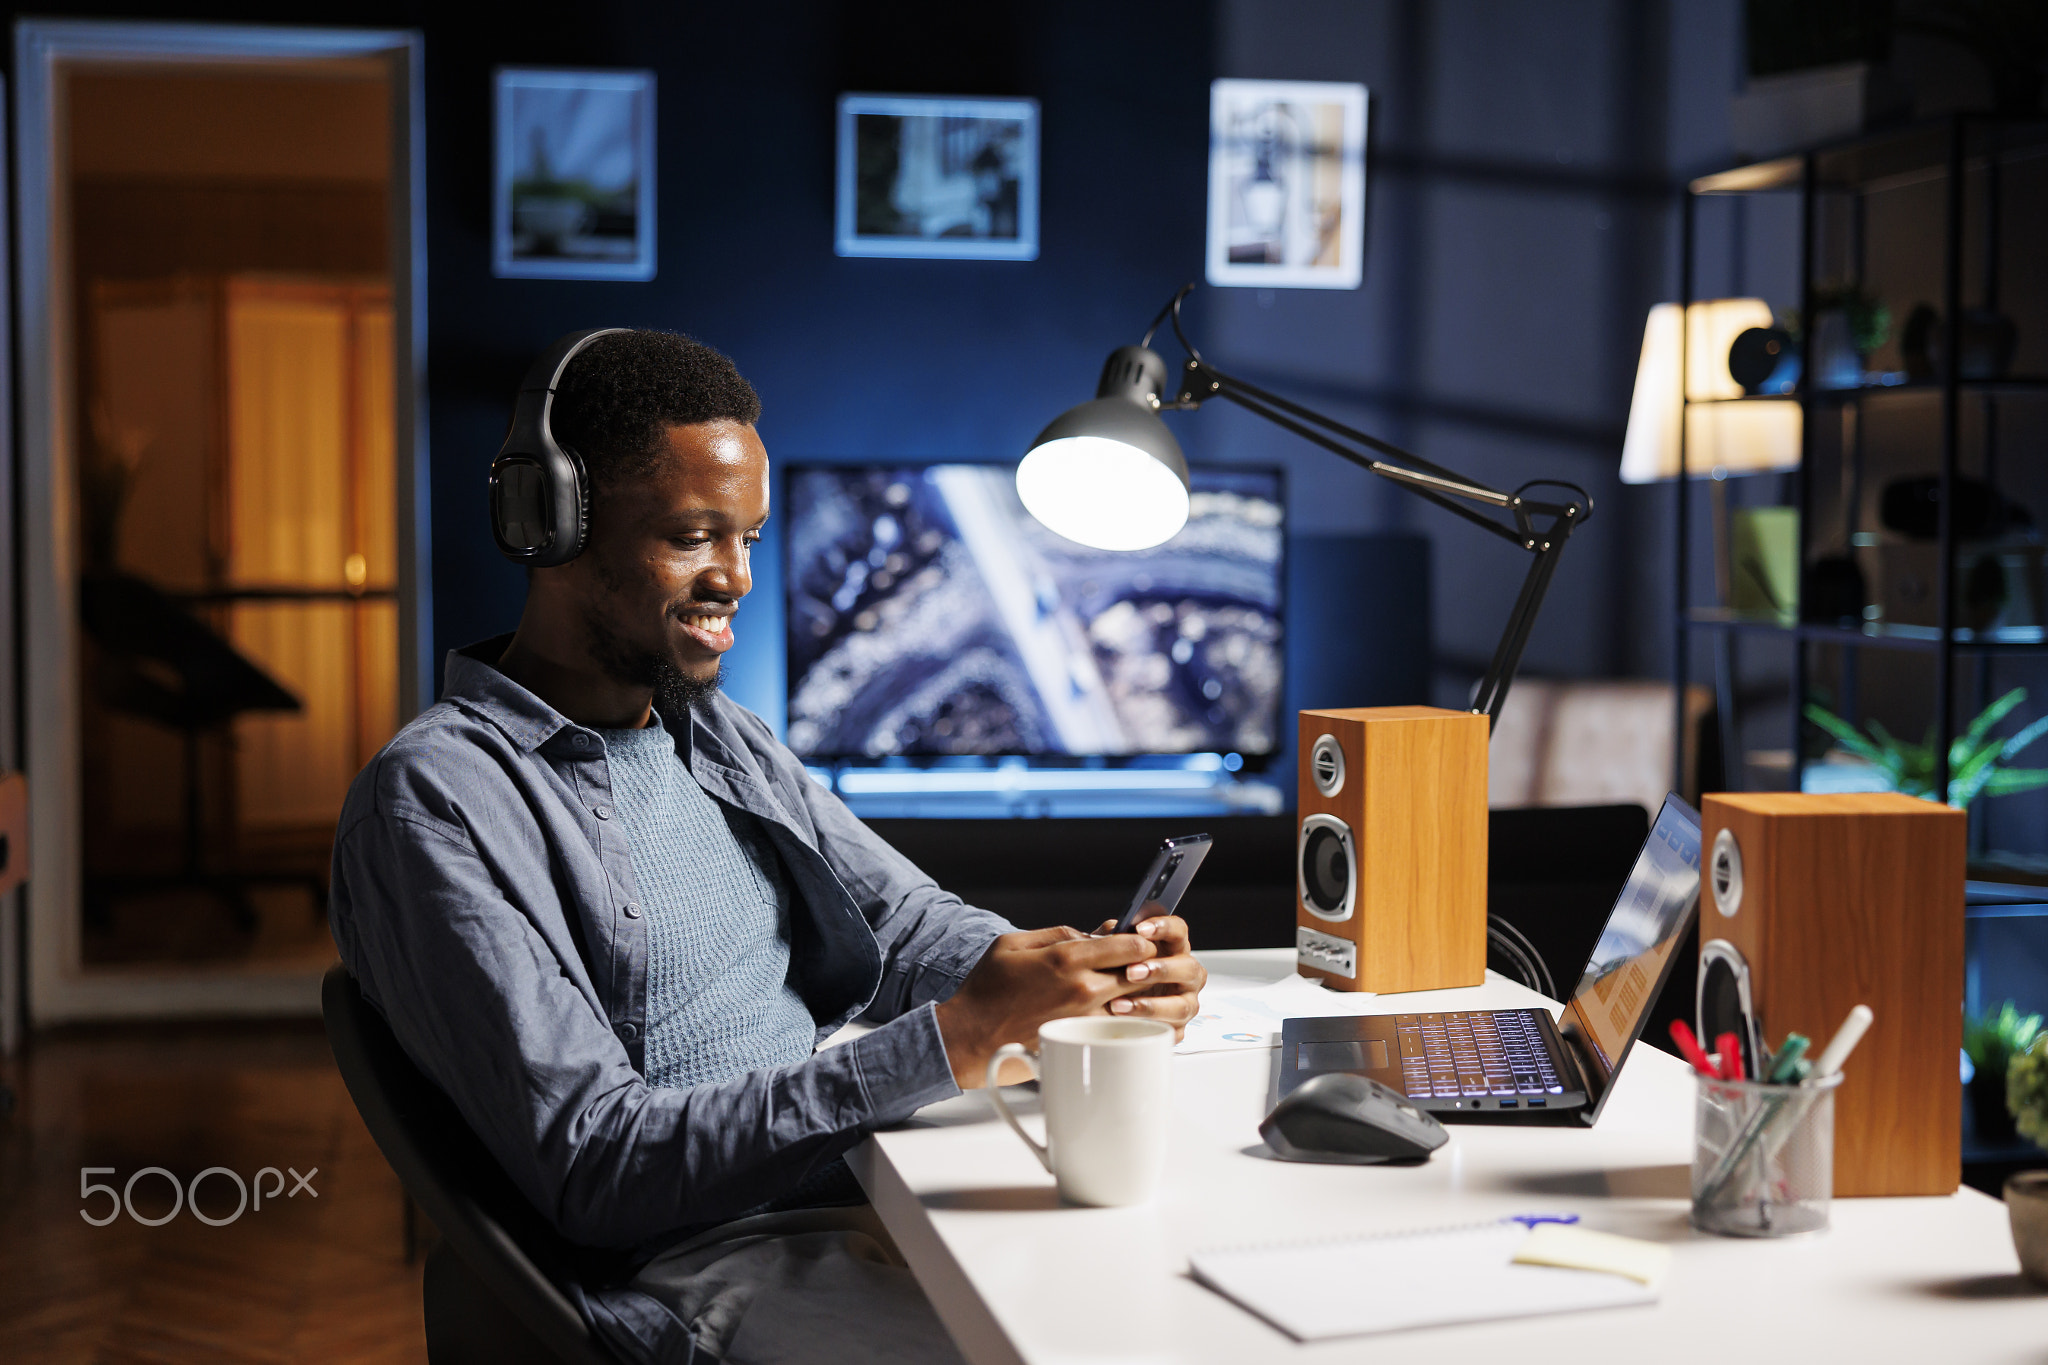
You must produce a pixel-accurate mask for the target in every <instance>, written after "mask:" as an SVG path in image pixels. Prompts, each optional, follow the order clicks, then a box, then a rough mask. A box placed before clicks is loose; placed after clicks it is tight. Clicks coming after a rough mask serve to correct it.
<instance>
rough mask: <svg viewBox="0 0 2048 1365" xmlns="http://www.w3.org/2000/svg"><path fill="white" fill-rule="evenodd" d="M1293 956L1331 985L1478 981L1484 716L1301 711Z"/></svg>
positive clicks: (1482, 929) (1402, 987)
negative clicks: (1294, 949)
mask: <svg viewBox="0 0 2048 1365" xmlns="http://www.w3.org/2000/svg"><path fill="white" fill-rule="evenodd" d="M1300 720H1301V747H1300V748H1299V749H1298V750H1297V752H1298V753H1299V754H1300V755H1301V777H1300V804H1299V805H1298V806H1297V807H1296V810H1297V811H1298V812H1299V820H1300V829H1299V838H1298V840H1297V843H1296V846H1295V931H1294V938H1295V948H1296V952H1297V954H1298V964H1299V966H1298V969H1299V971H1300V972H1301V974H1302V975H1303V976H1306V977H1310V978H1313V979H1316V980H1320V981H1321V982H1322V983H1323V984H1324V985H1325V986H1328V987H1330V988H1331V989H1332V990H1340V991H1380V992H1385V991H1420V990H1433V989H1435V988H1437V987H1439V986H1476V985H1478V984H1479V983H1480V982H1481V981H1483V980H1485V979H1486V740H1487V729H1488V727H1487V720H1486V717H1485V716H1483V715H1474V714H1471V713H1469V712H1465V711H1445V710H1440V709H1438V708H1437V707H1434V706H1372V707H1359V708H1353V709H1349V710H1335V711H1303V712H1301V715H1300Z"/></svg>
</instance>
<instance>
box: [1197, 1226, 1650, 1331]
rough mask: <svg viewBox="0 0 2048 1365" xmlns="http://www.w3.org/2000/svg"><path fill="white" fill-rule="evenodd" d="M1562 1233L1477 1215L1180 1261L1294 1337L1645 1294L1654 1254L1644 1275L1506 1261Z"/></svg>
mask: <svg viewBox="0 0 2048 1365" xmlns="http://www.w3.org/2000/svg"><path fill="white" fill-rule="evenodd" d="M1572 1231H1575V1230H1572ZM1565 1232H1567V1230H1566V1229H1544V1228H1537V1229H1535V1230H1531V1229H1530V1228H1527V1227H1524V1226H1523V1225H1521V1224H1520V1223H1514V1222H1508V1223H1481V1224H1477V1225H1474V1226H1467V1227H1456V1228H1437V1229H1431V1230H1427V1231H1420V1232H1406V1233H1390V1234H1385V1235H1378V1236H1368V1237H1358V1238H1351V1239H1347V1240H1342V1241H1323V1242H1303V1243H1298V1244H1293V1245H1285V1246H1264V1247H1244V1248H1233V1249H1229V1250H1222V1251H1203V1252H1196V1253H1195V1254H1194V1255H1193V1256H1192V1257H1190V1258H1189V1260H1190V1264H1191V1266H1192V1268H1193V1270H1194V1275H1195V1278H1196V1279H1197V1280H1199V1281H1201V1282H1202V1283H1203V1284H1205V1285H1207V1286H1208V1287H1209V1288H1211V1289H1213V1290H1215V1291H1216V1292H1217V1293H1219V1294H1221V1295H1223V1296H1224V1297H1225V1298H1227V1299H1230V1300H1232V1301H1233V1302H1235V1303H1236V1304H1237V1305H1238V1306H1239V1307H1241V1308H1244V1309H1247V1310H1249V1311H1250V1312H1252V1313H1255V1314H1257V1315H1258V1316H1259V1317H1261V1318H1264V1319H1265V1320H1266V1321H1267V1322H1269V1323H1271V1324H1273V1326H1275V1327H1277V1328H1279V1329H1280V1330H1281V1331H1283V1332H1285V1333H1287V1335H1289V1336H1291V1337H1293V1338H1294V1339H1295V1340H1297V1341H1323V1340H1327V1339H1329V1338H1332V1337H1350V1336H1364V1335H1367V1334H1369V1333H1374V1332H1398V1331H1404V1330H1406V1329H1408V1328H1412V1327H1441V1326H1445V1325H1448V1324H1451V1323H1460V1322H1485V1321H1488V1320H1490V1319H1495V1318H1521V1317H1534V1316H1537V1315H1539V1314H1544V1313H1569V1312H1575V1311H1577V1310H1580V1309H1587V1308H1622V1307H1627V1306H1630V1305H1635V1304H1648V1303H1655V1302H1656V1301H1657V1294H1658V1285H1659V1283H1660V1282H1661V1268H1662V1260H1661V1259H1652V1261H1651V1262H1650V1264H1652V1265H1653V1266H1655V1267H1656V1270H1655V1271H1654V1272H1652V1273H1651V1275H1650V1282H1649V1283H1647V1284H1646V1283H1643V1282H1642V1281H1641V1280H1639V1279H1633V1278H1629V1277H1628V1276H1627V1275H1624V1274H1611V1273H1607V1272H1605V1271H1598V1270H1583V1269H1566V1268H1563V1267H1560V1266H1555V1265H1527V1264H1517V1263H1516V1260H1515V1258H1516V1256H1518V1255H1521V1254H1524V1252H1525V1249H1526V1248H1527V1246H1528V1244H1529V1243H1530V1240H1531V1239H1532V1238H1538V1239H1539V1240H1541V1241H1543V1242H1546V1243H1547V1242H1549V1241H1550V1240H1551V1239H1552V1238H1554V1237H1557V1236H1558V1235H1559V1234H1562V1233H1565ZM1539 1235H1540V1236H1539ZM1593 1236H1595V1237H1599V1236H1600V1234H1593ZM1604 1240H1606V1241H1609V1242H1617V1243H1618V1242H1621V1241H1622V1240H1623V1239H1619V1238H1607V1239H1604ZM1629 1245H1631V1246H1639V1245H1641V1244H1634V1243H1631V1244H1629ZM1649 1250H1650V1251H1651V1252H1652V1253H1655V1254H1657V1255H1658V1256H1659V1257H1661V1256H1665V1255H1668V1253H1664V1252H1663V1249H1662V1248H1655V1247H1653V1248H1649ZM1567 1259H1570V1258H1569V1257H1567Z"/></svg>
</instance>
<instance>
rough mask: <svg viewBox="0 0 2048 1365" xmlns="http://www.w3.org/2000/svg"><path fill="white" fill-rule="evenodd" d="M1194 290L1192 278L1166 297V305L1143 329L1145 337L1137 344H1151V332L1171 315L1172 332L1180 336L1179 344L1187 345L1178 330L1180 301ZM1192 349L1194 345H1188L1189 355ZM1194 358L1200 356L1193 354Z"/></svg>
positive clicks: (1155, 330) (1156, 329) (1192, 351)
mask: <svg viewBox="0 0 2048 1365" xmlns="http://www.w3.org/2000/svg"><path fill="white" fill-rule="evenodd" d="M1194 292H1195V284H1194V281H1193V280H1190V281H1188V282H1187V283H1186V284H1184V285H1182V286H1181V287H1180V292H1179V293H1177V294H1175V295H1174V296H1173V297H1172V298H1171V299H1168V300H1167V301H1166V307H1164V308H1162V309H1160V310H1159V316H1157V317H1155V318H1153V319H1152V325H1151V326H1150V327H1147V328H1146V329H1145V339H1144V340H1143V341H1140V342H1139V343H1138V344H1139V345H1140V346H1150V345H1151V344H1152V336H1153V334H1154V333H1155V332H1157V331H1158V330H1159V324H1160V323H1162V322H1164V321H1166V319H1167V318H1168V317H1171V318H1172V319H1173V334H1174V335H1175V336H1179V337H1180V344H1181V345H1183V346H1187V345H1188V339H1187V338H1186V337H1184V336H1181V331H1180V301H1181V300H1182V299H1184V298H1186V297H1187V296H1188V295H1190V294H1192V293H1194ZM1194 351H1195V348H1194V347H1192V346H1188V354H1189V355H1194ZM1195 359H1197V360H1200V359H1201V357H1200V356H1195Z"/></svg>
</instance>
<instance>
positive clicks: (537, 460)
mask: <svg viewBox="0 0 2048 1365" xmlns="http://www.w3.org/2000/svg"><path fill="white" fill-rule="evenodd" d="M625 330H626V329H625V328H623V327H598V328H593V329H592V330H590V331H586V332H571V333H569V335H567V336H565V337H563V338H561V339H560V340H559V341H557V342H556V343H555V344H554V345H552V346H550V347H548V349H547V351H546V352H545V353H544V354H542V356H541V357H540V359H538V360H536V361H534V362H533V368H532V369H530V370H528V371H527V372H526V378H525V380H524V381H522V382H521V383H520V385H519V403H518V406H516V407H515V408H514V409H513V410H512V430H511V431H509V432H507V433H506V435H505V444H504V445H502V446H500V447H498V457H497V458H496V459H495V460H492V461H491V535H492V537H493V538H495V539H496V540H497V542H498V553H500V554H502V555H504V556H505V558H507V559H509V560H511V561H512V562H513V563H515V564H525V565H528V566H530V567H532V568H536V569H551V568H553V567H555V566H556V565H557V564H567V563H568V562H569V561H570V560H572V559H574V558H575V557H576V556H577V555H579V554H582V553H583V539H584V536H585V535H586V534H588V532H589V530H590V477H589V475H588V474H587V473H586V472H585V471H584V468H583V461H582V459H581V458H580V457H579V456H578V455H577V454H576V452H575V451H573V450H564V449H563V448H562V447H561V446H560V445H558V444H557V443H556V442H555V434H554V432H553V431H552V430H550V429H549V427H548V417H549V415H550V414H551V413H552V412H553V410H554V406H555V388H556V386H557V385H559V384H560V383H561V382H562V372H563V371H565V370H567V369H568V368H569V362H570V361H572V360H574V359H575V358H576V355H577V352H579V351H581V350H582V349H583V348H584V347H585V346H588V345H589V344H590V343H591V342H593V341H595V340H597V339H598V338H599V337H602V336H610V335H611V334H612V333H613V332H623V331H625Z"/></svg>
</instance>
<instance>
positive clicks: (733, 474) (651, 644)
mask: <svg viewBox="0 0 2048 1365" xmlns="http://www.w3.org/2000/svg"><path fill="white" fill-rule="evenodd" d="M667 445H668V453H667V454H666V455H665V456H664V457H662V459H661V460H660V462H659V464H658V465H657V466H656V468H655V469H654V470H653V472H651V473H649V474H647V475H644V476H642V477H639V478H634V479H627V480H624V481H622V482H619V483H617V484H615V485H614V486H613V487H612V488H610V489H609V490H607V491H606V492H605V493H604V494H602V495H601V496H600V497H599V498H598V499H597V502H596V505H595V506H594V507H593V508H592V511H591V528H590V532H591V534H590V548H589V550H588V551H586V553H585V555H584V557H583V558H584V559H585V560H587V561H588V579H587V581H586V584H585V594H586V606H587V612H588V616H587V619H588V622H589V626H590V634H591V649H592V652H593V654H595V655H596V658H597V662H598V664H599V666H600V667H602V668H603V669H604V671H605V672H606V673H607V674H608V675H610V676H611V677H612V678H613V679H614V680H616V681H619V682H624V683H631V684H633V685H635V686H651V687H655V688H657V689H663V690H667V689H669V688H671V687H672V686H673V684H674V683H675V682H676V681H678V680H680V681H681V683H682V684H683V690H684V691H685V693H688V692H692V691H697V690H703V689H709V688H711V687H713V686H715V685H716V684H717V680H718V661H719V657H720V656H721V655H723V654H724V653H725V651H726V650H728V649H730V648H732V616H733V613H734V612H735V611H736V610H738V607H739V600H740V599H741V598H742V597H745V596H746V595H747V593H748V591H749V590H751V589H752V588H753V586H754V578H753V574H752V572H751V570H750V569H749V567H748V555H749V552H750V551H751V550H752V549H753V546H754V542H755V541H757V540H759V539H760V536H761V526H762V523H764V522H766V521H767V520H768V452H767V450H766V449H765V448H763V447H762V445H761V438H760V437H759V436H757V435H755V434H754V429H753V428H752V427H751V426H748V425H746V424H745V423H742V422H731V421H717V422H700V423H697V424H695V425H692V426H681V427H670V428H669V431H668V437H667Z"/></svg>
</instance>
